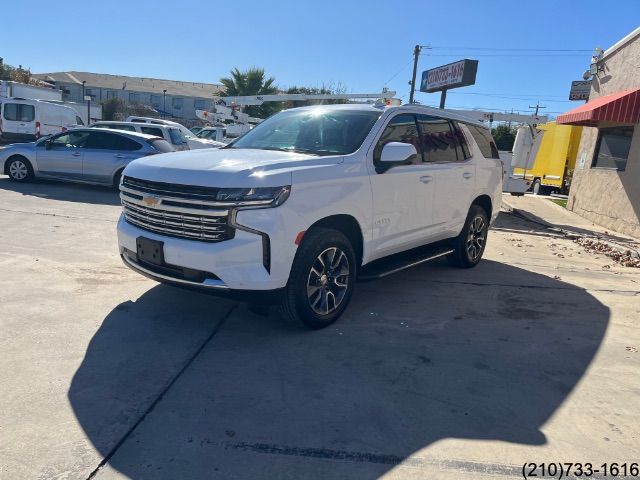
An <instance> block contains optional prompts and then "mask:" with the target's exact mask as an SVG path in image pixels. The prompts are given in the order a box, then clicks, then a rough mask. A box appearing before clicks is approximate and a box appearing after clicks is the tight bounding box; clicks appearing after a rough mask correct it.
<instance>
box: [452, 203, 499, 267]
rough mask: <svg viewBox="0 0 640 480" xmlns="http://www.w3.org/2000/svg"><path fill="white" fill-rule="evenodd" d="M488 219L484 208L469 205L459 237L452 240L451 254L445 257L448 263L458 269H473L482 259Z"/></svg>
mask: <svg viewBox="0 0 640 480" xmlns="http://www.w3.org/2000/svg"><path fill="white" fill-rule="evenodd" d="M488 231H489V217H488V215H487V212H486V211H485V209H484V208H482V207H480V206H479V205H471V208H470V209H469V214H468V215H467V220H466V221H465V222H464V227H462V231H461V232H460V235H458V236H457V237H456V238H455V239H454V240H453V248H454V249H455V250H454V252H453V253H451V254H449V255H447V260H448V261H449V263H450V264H451V265H453V266H455V267H459V268H472V267H475V266H476V265H477V264H478V263H480V260H481V259H482V254H483V253H484V249H485V247H486V245H487V234H488Z"/></svg>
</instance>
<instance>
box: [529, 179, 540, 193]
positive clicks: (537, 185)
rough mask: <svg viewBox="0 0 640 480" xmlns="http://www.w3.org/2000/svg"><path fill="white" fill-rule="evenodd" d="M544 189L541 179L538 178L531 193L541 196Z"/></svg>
mask: <svg viewBox="0 0 640 480" xmlns="http://www.w3.org/2000/svg"><path fill="white" fill-rule="evenodd" d="M541 188H542V186H541V185H540V179H539V178H536V179H535V180H534V181H533V184H532V185H531V192H533V194H534V195H540V189H541Z"/></svg>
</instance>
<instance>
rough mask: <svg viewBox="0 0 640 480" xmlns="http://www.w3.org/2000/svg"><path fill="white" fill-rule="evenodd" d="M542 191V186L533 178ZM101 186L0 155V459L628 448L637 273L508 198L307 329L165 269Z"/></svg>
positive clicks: (5, 464) (206, 462) (37, 463)
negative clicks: (127, 232) (0, 171)
mask: <svg viewBox="0 0 640 480" xmlns="http://www.w3.org/2000/svg"><path fill="white" fill-rule="evenodd" d="M541 201H547V200H541ZM119 211H120V208H119V202H118V197H117V194H116V193H115V192H112V191H110V190H105V189H100V188H93V187H84V186H77V185H64V184H55V183H45V182H38V183H33V184H26V185H19V184H15V183H12V182H10V181H9V180H8V178H7V177H5V176H0V359H1V364H2V368H0V382H1V383H0V385H2V394H1V395H0V478H3V479H4V478H7V479H87V478H96V479H100V480H103V479H114V478H131V479H135V480H139V479H167V480H168V479H204V478H224V479H227V478H240V479H245V478H269V479H273V478H282V479H288V478H291V479H294V478H296V479H297V478H313V479H315V478H358V479H362V478H379V477H384V478H403V479H404V478H416V479H417V478H420V479H423V478H451V479H465V478H516V477H521V468H522V465H523V463H525V462H592V463H593V464H594V465H599V464H600V463H603V462H632V461H635V462H637V461H639V460H640V387H639V386H638V378H639V377H638V371H639V370H638V368H639V367H640V353H638V350H640V320H639V319H640V275H638V269H633V268H628V267H621V266H618V265H616V264H614V263H613V262H612V261H611V260H610V259H609V258H607V257H604V256H598V255H595V254H590V253H587V252H585V251H584V250H582V249H581V247H580V246H579V245H576V244H575V243H573V242H572V241H570V240H568V239H566V238H563V237H560V236H557V235H554V234H553V233H552V232H549V231H547V230H545V229H543V228H542V227H540V225H537V224H534V223H530V222H527V221H525V220H523V219H520V218H517V217H515V216H513V215H509V214H508V213H502V214H501V215H500V217H499V220H498V222H497V225H496V226H495V229H494V230H493V231H492V232H491V233H490V237H489V245H488V248H487V251H486V254H485V260H484V261H483V262H482V263H481V264H480V265H479V266H478V267H477V268H475V269H473V270H457V269H452V268H450V267H449V266H448V265H447V264H446V262H444V261H437V262H433V263H431V264H428V265H423V266H420V267H417V268H414V269H412V270H408V271H405V272H402V273H399V274H397V275H395V276H392V277H388V278H386V279H384V280H380V281H377V282H371V283H362V284H359V285H358V288H357V291H356V293H355V295H354V299H353V302H352V304H351V306H350V307H349V309H348V311H347V313H346V314H345V316H344V317H343V318H342V319H341V320H340V321H339V322H338V323H336V324H335V325H333V326H331V327H330V328H327V329H325V330H322V331H315V332H309V331H305V330H302V329H301V328H299V327H298V326H297V325H294V324H290V323H287V322H285V321H284V320H282V319H281V318H279V317H278V316H277V314H275V313H272V314H271V315H270V316H268V317H263V316H258V315H255V314H253V313H251V312H249V311H248V309H247V308H246V306H244V305H243V304H238V303H234V302H231V301H227V300H221V299H218V298H215V297H210V296H205V295H201V294H197V293H191V292H187V291H183V290H178V289H174V288H171V287H166V286H161V285H158V284H156V283H154V282H152V281H150V280H147V279H145V278H143V277H141V276H139V275H136V274H135V273H133V272H131V271H130V270H128V269H127V268H126V267H124V266H123V265H122V264H121V262H120V259H119V257H118V254H117V247H116V238H115V224H116V220H117V218H118V215H119Z"/></svg>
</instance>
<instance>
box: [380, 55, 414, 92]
mask: <svg viewBox="0 0 640 480" xmlns="http://www.w3.org/2000/svg"><path fill="white" fill-rule="evenodd" d="M411 62H413V58H411V59H409V61H408V62H407V63H405V64H404V66H403V67H402V68H401V69H400V70H398V72H397V73H395V74H394V75H393V76H392V77H391V78H390V79H389V80H387V81H386V82H384V85H383V87H385V86H387V85H388V84H389V82H390V81H391V80H393V79H394V78H396V77H397V76H398V75H400V74H401V73H402V72H403V71H404V69H405V68H407V67H408V66H409V64H411Z"/></svg>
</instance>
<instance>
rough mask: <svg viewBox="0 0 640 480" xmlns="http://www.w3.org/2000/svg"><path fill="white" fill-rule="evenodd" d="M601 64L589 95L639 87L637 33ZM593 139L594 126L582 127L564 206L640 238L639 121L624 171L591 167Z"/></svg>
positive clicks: (639, 46) (638, 38)
mask: <svg viewBox="0 0 640 480" xmlns="http://www.w3.org/2000/svg"><path fill="white" fill-rule="evenodd" d="M604 68H605V70H604V71H603V72H600V73H599V74H598V75H597V76H594V78H593V84H592V87H591V95H590V99H594V98H597V97H600V96H602V95H609V94H611V93H616V92H619V91H622V90H629V89H633V88H640V36H636V37H635V38H634V39H633V40H631V41H630V42H629V43H627V44H626V45H624V46H623V47H622V48H621V49H619V50H618V51H616V52H614V53H613V54H611V55H609V56H606V57H605V59H604ZM601 126H602V127H608V126H614V125H613V124H601ZM615 126H620V125H619V124H617V125H615ZM597 139H598V129H597V128H595V127H585V128H584V129H583V132H582V138H581V140H580V148H579V151H578V160H577V162H576V168H575V171H574V174H573V180H572V183H571V191H570V192H569V201H568V202H567V208H569V209H570V210H573V211H574V212H576V213H577V214H579V215H582V216H583V217H585V218H588V219H589V220H591V221H593V222H594V223H597V224H600V225H603V226H605V227H607V228H610V229H612V230H615V231H618V232H620V233H625V234H628V235H632V236H634V237H638V238H640V124H638V125H635V131H634V134H633V140H632V143H631V150H630V152H629V159H628V160H627V167H626V170H625V171H624V172H619V171H616V170H606V169H598V168H591V162H592V160H593V156H594V153H595V146H596V141H597Z"/></svg>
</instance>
